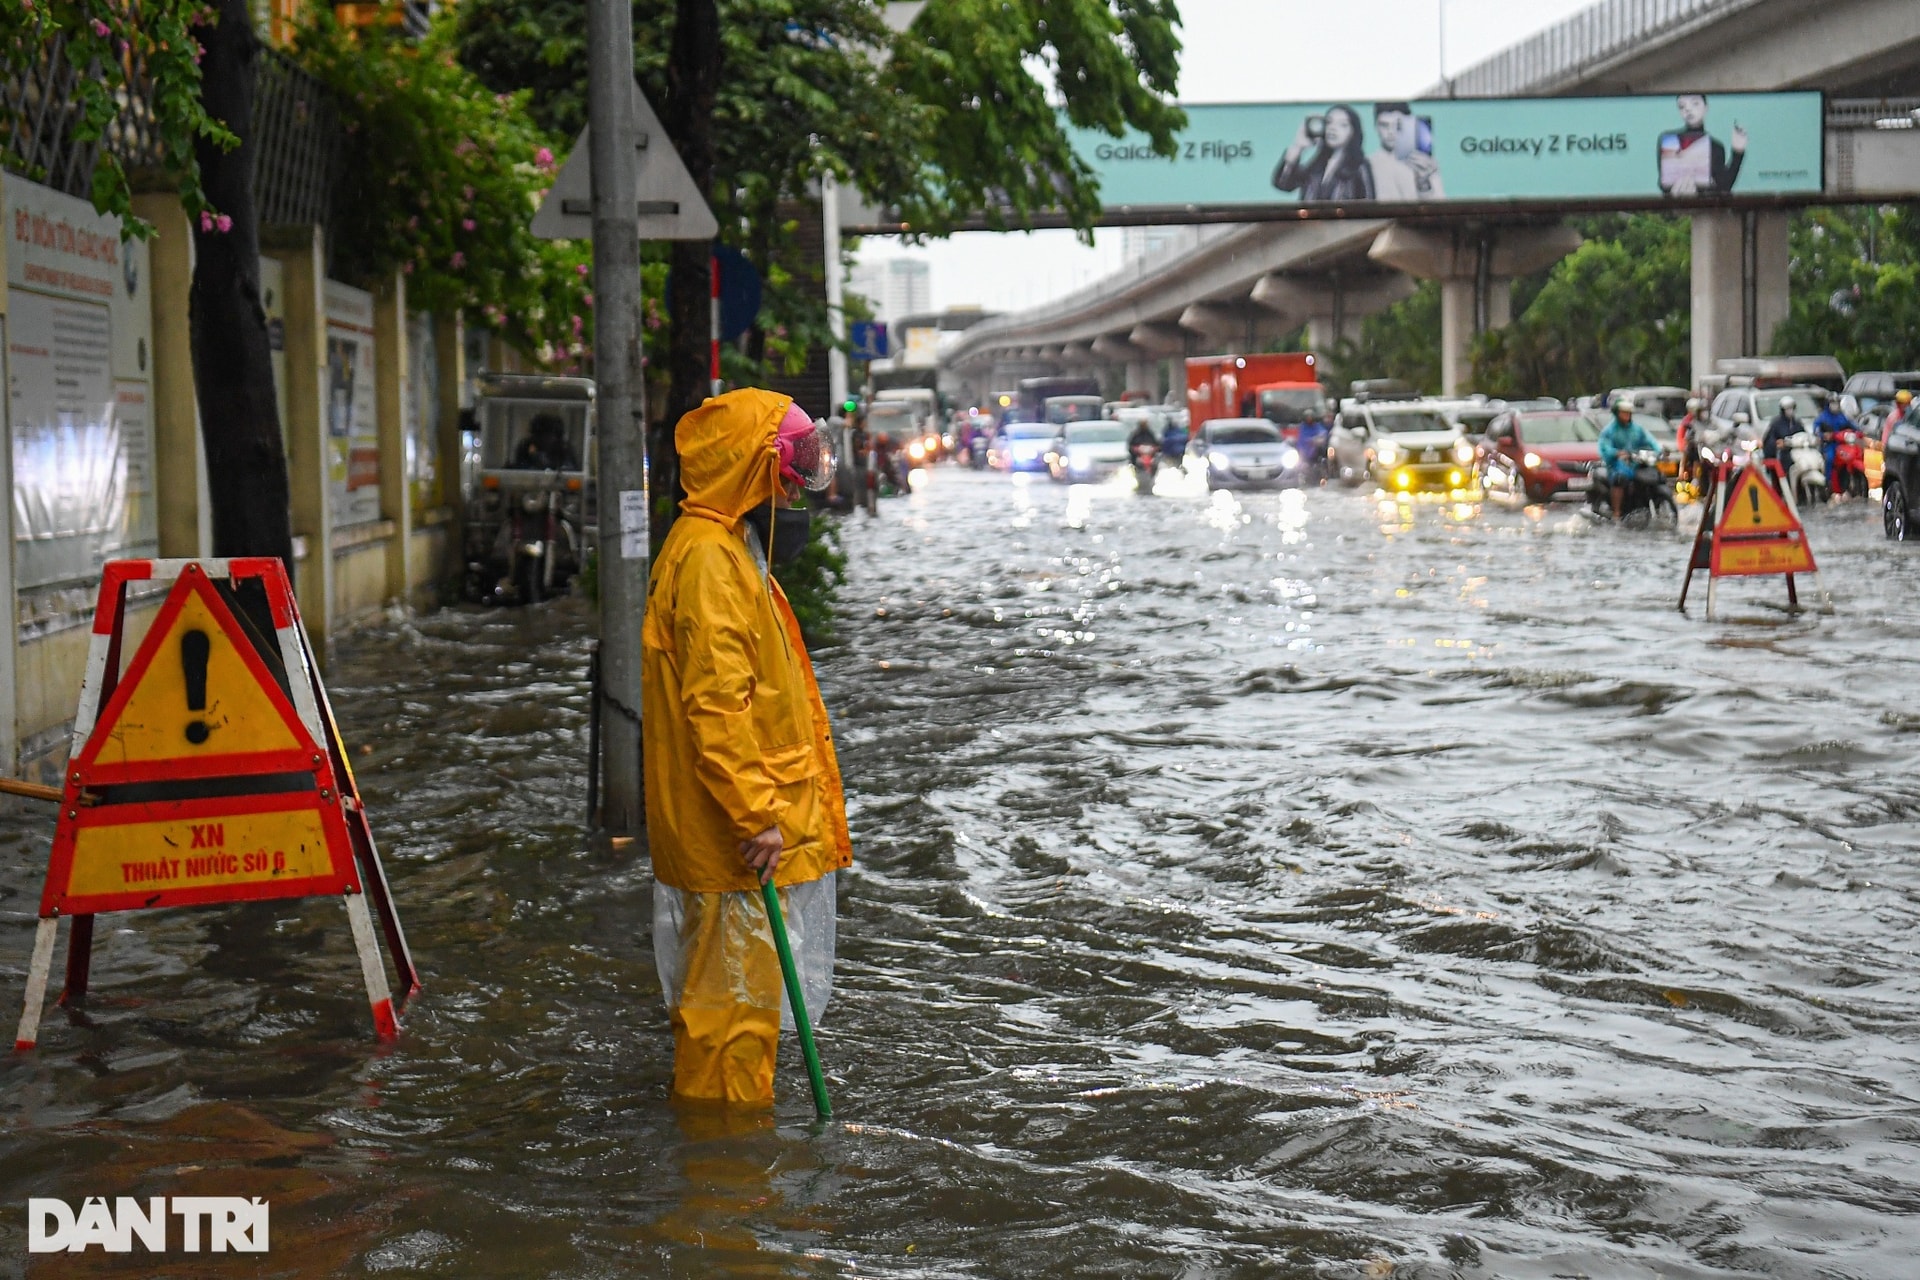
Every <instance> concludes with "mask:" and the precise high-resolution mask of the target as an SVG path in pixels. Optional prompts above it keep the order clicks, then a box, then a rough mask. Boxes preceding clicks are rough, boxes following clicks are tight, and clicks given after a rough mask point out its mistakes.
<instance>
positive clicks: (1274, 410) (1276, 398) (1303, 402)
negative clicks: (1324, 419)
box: [1260, 387, 1327, 426]
mask: <svg viewBox="0 0 1920 1280" xmlns="http://www.w3.org/2000/svg"><path fill="white" fill-rule="evenodd" d="M1326 407H1327V398H1326V397H1325V396H1323V395H1321V394H1320V393H1319V392H1318V391H1317V390H1313V389H1310V388H1307V387H1302V388H1300V389H1298V390H1294V391H1262V392H1261V393H1260V416H1261V417H1263V418H1265V419H1266V420H1267V421H1268V422H1277V423H1280V424H1281V425H1282V426H1291V425H1293V424H1294V423H1298V422H1305V421H1307V420H1308V419H1309V418H1319V417H1320V415H1321V414H1322V413H1324V412H1325V411H1326Z"/></svg>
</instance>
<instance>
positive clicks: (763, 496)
mask: <svg viewBox="0 0 1920 1280" xmlns="http://www.w3.org/2000/svg"><path fill="white" fill-rule="evenodd" d="M791 403H792V402H791V401H790V400H789V399H788V397H786V396H782V395H776V394H774V393H773V392H770V391H757V390H741V391H732V392H729V393H727V394H726V395H723V396H718V397H715V398H714V399H712V400H709V401H707V402H706V403H705V404H704V405H702V406H701V407H700V408H698V409H696V410H694V411H693V412H692V413H689V414H688V415H687V416H686V417H684V418H682V419H681V420H680V424H679V426H678V428H676V430H675V433H674V439H675V443H676V444H677V445H678V447H679V452H680V474H681V481H682V483H683V484H684V485H685V487H686V491H687V498H686V501H685V502H683V503H682V504H681V518H680V519H679V520H678V521H676V522H675V523H674V526H673V531H672V532H671V533H670V534H668V536H667V540H666V543H665V545H664V546H663V547H662V548H661V549H660V554H659V556H658V557H657V558H656V559H655V560H654V564H653V573H652V580H651V585H650V587H649V590H648V595H647V614H646V621H645V625H644V626H643V628H642V632H641V650H642V662H641V685H642V688H641V697H642V706H641V717H642V724H643V726H644V730H643V731H644V733H645V735H646V752H645V758H646V791H647V838H648V846H649V852H650V853H651V856H652V858H653V871H654V877H655V879H656V880H657V881H658V884H657V885H656V886H655V894H654V913H653V916H654V937H653V945H654V955H655V958H656V962H657V964H658V966H659V971H660V982H661V986H662V988H663V989H664V990H665V993H666V1000H667V1006H668V1009H669V1010H670V1011H671V1014H672V1018H673V1035H674V1092H675V1093H676V1094H679V1095H681V1096H683V1097H688V1098H701V1099H716V1100H722V1101H728V1102H756V1103H758V1102H767V1101H771V1099H772V1097H773V1063H774V1055H775V1051H776V1049H777V1047H778V1041H779V1028H780V1025H781V1022H782V1021H783V1020H784V1021H787V1023H788V1025H791V1017H790V1015H787V1016H786V1017H785V1018H784V1019H783V1013H784V1012H785V1010H784V1005H785V1000H784V992H783V989H782V983H781V978H780V962H779V959H778V957H777V955H776V953H775V951H774V947H773V939H772V934H771V932H770V931H769V926H768V923H767V917H766V908H765V905H764V904H763V903H762V902H761V901H760V898H759V879H758V876H757V875H756V874H755V873H754V871H753V870H752V869H751V868H749V867H748V866H747V865H746V862H745V861H744V860H743V859H742V857H741V855H740V849H739V847H740V844H741V842H742V841H745V840H747V839H749V838H750V837H752V836H755V835H757V834H759V833H760V832H762V831H765V830H766V829H767V828H768V827H772V826H776V825H777V826H778V827H779V828H780V833H781V836H782V838H783V841H784V844H785V847H784V849H783V851H782V853H781V855H780V865H779V869H778V871H777V872H776V874H775V876H774V883H775V884H776V885H778V886H779V887H780V889H781V906H782V908H783V909H784V911H785V913H786V918H787V926H788V931H789V935H790V937H791V939H792V942H793V947H794V953H795V961H796V963H797V964H798V966H799V969H800V974H801V980H802V989H803V991H804V993H805V996H806V1002H807V1010H808V1013H809V1014H811V1015H812V1016H813V1017H815V1018H818V1017H819V1015H820V1013H821V1012H822V1011H824V1009H825V1007H826V1002H827V997H828V994H829V993H830V991H831V988H832V975H833V946H834V930H835V904H834V876H833V872H834V871H835V870H837V869H839V868H841V867H845V866H848V865H849V864H850V863H851V862H852V860H853V850H852V844H851V842H850V841H849V839H848V836H847V819H846V805H845V802H844V800H843V799H842V796H841V791H840V766H839V762H838V760H837V759H836V758H835V755H834V750H833V738H832V735H831V732H830V730H829V728H828V725H827V713H826V707H825V706H824V704H822V702H821V700H820V691H819V687H818V685H817V684H816V683H815V681H814V677H813V665H812V663H811V662H810V661H809V660H808V658H807V651H806V646H805V645H804V643H802V641H801V638H800V627H799V624H798V623H797V622H796V621H795V620H794V616H793V610H792V609H791V608H790V607H789V606H788V604H787V599H786V596H785V595H784V594H783V593H782V592H781V590H780V585H779V583H777V582H775V581H773V579H772V578H771V576H769V575H768V573H767V571H766V560H765V556H764V555H763V553H762V551H761V548H760V546H759V543H758V540H757V538H756V537H755V536H754V534H753V533H752V531H751V530H750V529H748V528H746V527H744V526H743V525H742V523H741V517H742V516H744V515H745V514H746V513H747V512H748V511H750V510H752V509H754V508H756V507H763V506H766V505H767V504H768V503H769V502H770V501H771V500H772V498H773V496H774V493H775V487H776V485H777V484H778V475H779V466H780V455H779V451H778V449H777V447H776V444H775V434H776V431H777V428H778V426H779V424H780V421H781V418H782V417H783V416H784V415H785V414H786V412H787V409H788V406H789V405H790V404H791Z"/></svg>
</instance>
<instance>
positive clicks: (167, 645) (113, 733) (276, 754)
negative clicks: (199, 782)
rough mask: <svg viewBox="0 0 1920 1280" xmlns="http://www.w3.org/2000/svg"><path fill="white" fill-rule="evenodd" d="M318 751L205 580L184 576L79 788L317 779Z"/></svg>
mask: <svg viewBox="0 0 1920 1280" xmlns="http://www.w3.org/2000/svg"><path fill="white" fill-rule="evenodd" d="M319 754H320V747H319V746H318V744H316V743H315V742H314V741H313V739H312V736H311V735H310V734H309V733H308V732H307V729H306V726H305V725H303V724H302V723H301V722H300V716H299V713H298V712H296V711H295V710H294V707H293V703H292V701H291V700H289V699H288V697H287V695H286V693H285V692H283V691H282V689H281V687H280V682H279V680H278V679H276V678H275V675H274V673H273V671H272V670H270V669H269V668H268V666H267V664H266V662H265V661H263V660H262V658H261V657H260V652H259V650H258V649H257V648H256V647H255V645H254V643H253V642H252V641H251V640H250V639H249V638H248V636H247V633H246V631H245V629H244V628H243V627H242V625H241V623H240V621H239V619H238V618H236V617H235V616H234V613H233V610H232V609H230V608H229V607H228V605H227V602H226V601H225V600H223V599H221V597H220V594H219V592H218V591H217V590H216V589H215V587H214V585H213V583H212V582H211V581H210V580H209V578H208V576H207V575H206V574H204V573H183V574H181V575H180V577H179V578H178V579H177V580H176V581H175V582H174V584H173V589H172V590H171V591H169V592H168V593H167V598H166V602H165V603H164V604H162V605H161V606H160V612H159V615H158V616H157V617H155V618H154V620H153V625H152V626H151V627H150V628H149V629H148V631H147V635H146V639H145V640H143V641H142V642H141V644H140V648H139V650H138V652H136V653H135V654H134V656H133V661H132V662H131V663H130V664H128V666H127V672H126V675H124V676H123V677H121V679H120V682H119V684H118V686H117V687H115V689H114V692H113V696H112V697H111V698H110V699H108V701H107V705H106V706H105V707H103V708H102V709H101V712H100V719H99V721H98V722H97V723H96V725H95V726H94V730H93V732H92V734H90V735H89V736H88V738H87V743H86V745H85V746H84V747H83V748H82V749H81V752H80V755H79V756H78V757H77V758H76V759H75V760H74V762H73V766H72V769H73V771H74V772H77V773H78V774H79V775H80V783H81V785H82V786H111V785H114V784H116V783H126V782H154V781H178V780H181V779H188V778H224V777H233V776H236V775H241V774H261V773H290V772H295V771H298V770H302V769H305V770H311V769H312V768H313V766H314V764H315V763H316V758H317V757H318V756H319Z"/></svg>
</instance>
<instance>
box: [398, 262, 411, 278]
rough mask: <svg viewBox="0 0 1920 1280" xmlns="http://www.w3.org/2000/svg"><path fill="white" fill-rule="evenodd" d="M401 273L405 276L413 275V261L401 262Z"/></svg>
mask: <svg viewBox="0 0 1920 1280" xmlns="http://www.w3.org/2000/svg"><path fill="white" fill-rule="evenodd" d="M400 274H401V275H403V276H410V275H412V274H413V264H412V263H411V262H403V263H401V264H400Z"/></svg>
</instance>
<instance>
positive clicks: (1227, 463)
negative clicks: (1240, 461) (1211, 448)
mask: <svg viewBox="0 0 1920 1280" xmlns="http://www.w3.org/2000/svg"><path fill="white" fill-rule="evenodd" d="M1207 462H1208V463H1209V464H1210V465H1211V466H1212V467H1213V469H1214V470H1215V471H1231V470H1232V469H1233V462H1232V461H1231V460H1230V459H1229V458H1228V457H1227V455H1226V454H1224V453H1210V454H1208V455H1207Z"/></svg>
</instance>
